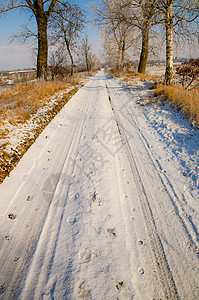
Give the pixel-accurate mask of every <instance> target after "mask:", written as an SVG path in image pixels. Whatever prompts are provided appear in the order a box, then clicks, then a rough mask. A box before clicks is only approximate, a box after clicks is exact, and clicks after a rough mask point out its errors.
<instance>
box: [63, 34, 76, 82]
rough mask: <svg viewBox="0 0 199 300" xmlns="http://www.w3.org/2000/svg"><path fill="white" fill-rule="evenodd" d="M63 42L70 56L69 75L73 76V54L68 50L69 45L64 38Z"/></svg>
mask: <svg viewBox="0 0 199 300" xmlns="http://www.w3.org/2000/svg"><path fill="white" fill-rule="evenodd" d="M65 43H66V48H67V51H68V54H69V57H70V61H71V71H70V75H71V76H73V75H74V60H73V56H72V53H71V50H70V46H69V43H68V42H67V40H66V39H65Z"/></svg>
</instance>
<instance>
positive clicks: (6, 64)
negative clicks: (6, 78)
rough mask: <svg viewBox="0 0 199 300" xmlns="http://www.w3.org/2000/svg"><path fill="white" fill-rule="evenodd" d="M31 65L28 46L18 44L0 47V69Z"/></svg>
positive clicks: (30, 51) (32, 64)
mask: <svg viewBox="0 0 199 300" xmlns="http://www.w3.org/2000/svg"><path fill="white" fill-rule="evenodd" d="M33 66H34V63H33V58H32V49H31V48H30V47H28V46H18V45H9V46H1V47H0V70H14V69H22V68H29V67H33Z"/></svg>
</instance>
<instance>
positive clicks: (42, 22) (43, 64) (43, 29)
mask: <svg viewBox="0 0 199 300" xmlns="http://www.w3.org/2000/svg"><path fill="white" fill-rule="evenodd" d="M37 26H38V55H37V78H43V79H45V80H47V64H48V63H47V62H48V38H47V18H46V17H45V16H37Z"/></svg>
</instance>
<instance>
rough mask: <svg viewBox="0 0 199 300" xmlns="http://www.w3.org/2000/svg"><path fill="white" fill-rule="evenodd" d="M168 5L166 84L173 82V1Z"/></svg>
mask: <svg viewBox="0 0 199 300" xmlns="http://www.w3.org/2000/svg"><path fill="white" fill-rule="evenodd" d="M168 2H169V3H168V5H167V7H166V19H165V23H166V24H165V27H166V72H165V82H166V85H171V84H172V78H173V18H172V6H173V1H168Z"/></svg>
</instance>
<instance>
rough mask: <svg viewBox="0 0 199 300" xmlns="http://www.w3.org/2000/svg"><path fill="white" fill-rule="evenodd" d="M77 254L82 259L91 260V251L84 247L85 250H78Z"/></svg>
mask: <svg viewBox="0 0 199 300" xmlns="http://www.w3.org/2000/svg"><path fill="white" fill-rule="evenodd" d="M78 256H79V258H80V259H81V260H82V261H84V262H89V261H90V260H91V251H90V250H89V249H88V248H86V249H85V250H82V251H80V252H79V254H78Z"/></svg>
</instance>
